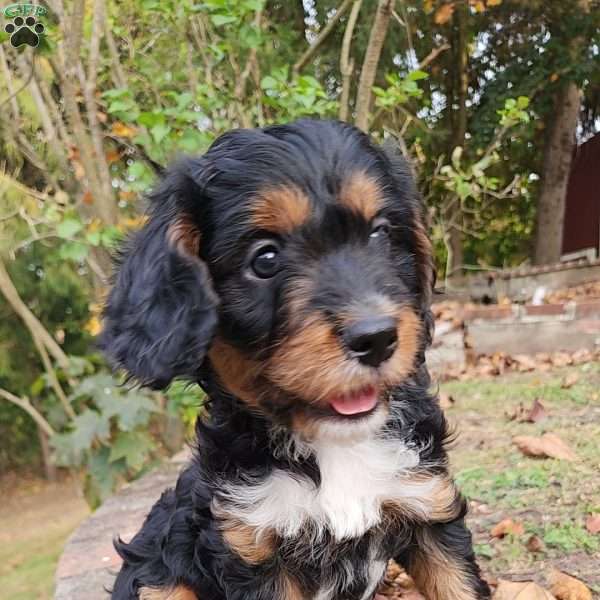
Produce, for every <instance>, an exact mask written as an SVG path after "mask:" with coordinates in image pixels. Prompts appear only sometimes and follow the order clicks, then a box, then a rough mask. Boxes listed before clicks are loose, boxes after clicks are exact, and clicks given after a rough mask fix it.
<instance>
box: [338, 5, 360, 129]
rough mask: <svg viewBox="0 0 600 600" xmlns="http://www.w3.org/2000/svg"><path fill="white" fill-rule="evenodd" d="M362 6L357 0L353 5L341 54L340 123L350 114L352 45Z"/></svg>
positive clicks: (352, 67)
mask: <svg viewBox="0 0 600 600" xmlns="http://www.w3.org/2000/svg"><path fill="white" fill-rule="evenodd" d="M361 5H362V0H355V2H354V4H353V5H352V10H351V11H350V16H349V17H348V23H347V24H346V30H345V31H344V39H343V41H342V49H341V52H340V73H341V74H342V94H341V96H340V111H339V115H338V116H339V119H340V121H347V120H348V114H349V112H350V83H351V78H352V72H353V71H354V60H353V59H352V58H351V57H350V46H351V45H352V36H353V34H354V27H355V26H356V20H357V19H358V13H359V12H360V7H361Z"/></svg>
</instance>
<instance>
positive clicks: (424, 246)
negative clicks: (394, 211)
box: [382, 138, 435, 312]
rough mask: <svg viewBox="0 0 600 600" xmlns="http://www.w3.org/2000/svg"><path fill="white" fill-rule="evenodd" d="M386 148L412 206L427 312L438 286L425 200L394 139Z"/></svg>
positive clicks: (414, 242)
mask: <svg viewBox="0 0 600 600" xmlns="http://www.w3.org/2000/svg"><path fill="white" fill-rule="evenodd" d="M382 149H383V151H384V153H385V156H386V158H387V159H388V161H389V163H390V167H391V171H392V176H393V178H394V180H395V183H396V186H397V189H399V190H402V193H403V195H404V196H405V198H406V199H407V202H408V204H409V206H410V213H411V215H410V218H411V220H412V223H411V224H410V227H409V229H410V233H411V236H412V247H413V250H414V254H415V261H416V266H417V276H418V285H419V296H420V300H421V306H422V309H423V310H424V312H428V311H429V308H430V306H431V298H432V295H433V288H434V286H435V267H434V264H433V250H432V246H431V241H430V240H429V236H428V235H427V224H426V220H425V210H424V206H423V202H422V200H421V196H420V195H419V192H418V191H417V187H416V185H415V179H414V175H413V172H412V169H411V167H410V165H409V163H408V161H407V159H406V158H405V157H404V156H403V155H402V152H401V151H400V148H399V147H398V145H397V144H396V143H395V142H394V141H392V140H391V138H388V139H387V140H386V141H385V142H384V143H383V146H382Z"/></svg>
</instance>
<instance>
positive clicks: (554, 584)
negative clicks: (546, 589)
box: [550, 571, 592, 600]
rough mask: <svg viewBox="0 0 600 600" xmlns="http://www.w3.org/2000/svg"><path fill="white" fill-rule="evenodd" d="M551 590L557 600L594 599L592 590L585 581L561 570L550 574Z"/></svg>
mask: <svg viewBox="0 0 600 600" xmlns="http://www.w3.org/2000/svg"><path fill="white" fill-rule="evenodd" d="M550 590H551V591H552V593H553V594H554V596H555V597H556V599H557V600H592V592H591V591H590V589H589V588H588V587H587V585H585V583H583V581H579V579H575V577H571V575H567V574H566V573H561V572H560V571H553V572H552V573H551V574H550Z"/></svg>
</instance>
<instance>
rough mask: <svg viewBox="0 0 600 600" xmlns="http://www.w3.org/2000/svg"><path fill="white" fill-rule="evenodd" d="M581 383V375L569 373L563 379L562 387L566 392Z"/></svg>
mask: <svg viewBox="0 0 600 600" xmlns="http://www.w3.org/2000/svg"><path fill="white" fill-rule="evenodd" d="M578 381H579V374H577V373H569V374H567V375H565V376H564V377H563V380H562V382H561V384H560V387H561V388H563V389H564V390H568V389H569V388H572V387H573V386H574V385H575V384H576V383H577V382H578Z"/></svg>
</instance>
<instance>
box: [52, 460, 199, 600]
mask: <svg viewBox="0 0 600 600" xmlns="http://www.w3.org/2000/svg"><path fill="white" fill-rule="evenodd" d="M188 458H189V454H188V453H187V452H184V453H181V454H179V455H177V456H176V457H174V459H173V460H172V461H171V462H170V463H167V464H166V465H165V466H163V467H161V468H159V469H157V470H156V471H153V472H152V473H150V474H148V475H146V476H145V477H142V478H141V479H139V480H138V481H135V482H133V483H131V484H129V485H128V486H126V487H124V488H123V489H122V490H121V491H120V492H119V493H118V494H116V495H115V496H112V497H111V498H109V499H108V500H107V501H106V502H105V503H104V504H103V505H102V506H101V507H100V508H99V509H98V510H97V511H96V512H94V514H92V515H91V516H90V517H88V518H87V519H86V520H85V521H84V522H83V523H82V524H81V525H80V526H79V527H78V529H77V530H76V531H75V532H74V533H73V535H71V537H70V538H69V540H68V541H67V544H66V546H65V549H64V552H63V554H62V556H61V558H60V561H59V563H58V568H57V570H56V592H55V595H54V598H55V600H108V598H109V597H110V595H109V593H108V592H107V591H106V590H109V589H110V588H111V586H112V583H113V581H114V578H115V575H116V573H117V571H118V569H119V566H120V564H121V559H120V558H119V556H118V555H117V553H116V552H115V550H114V548H113V545H112V541H113V539H114V538H115V537H116V536H120V537H121V538H123V539H124V540H129V539H131V537H132V536H133V535H134V534H135V533H136V532H137V531H138V529H139V528H140V527H141V525H142V522H143V521H144V519H145V517H146V515H147V514H148V512H150V509H151V508H152V505H153V504H154V503H155V502H156V501H157V500H158V498H159V497H160V495H161V493H162V492H163V491H164V490H165V489H166V488H168V487H172V486H174V485H175V481H176V480H177V475H178V474H179V471H180V470H181V468H182V466H183V464H184V463H185V462H186V461H187V460H188Z"/></svg>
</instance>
